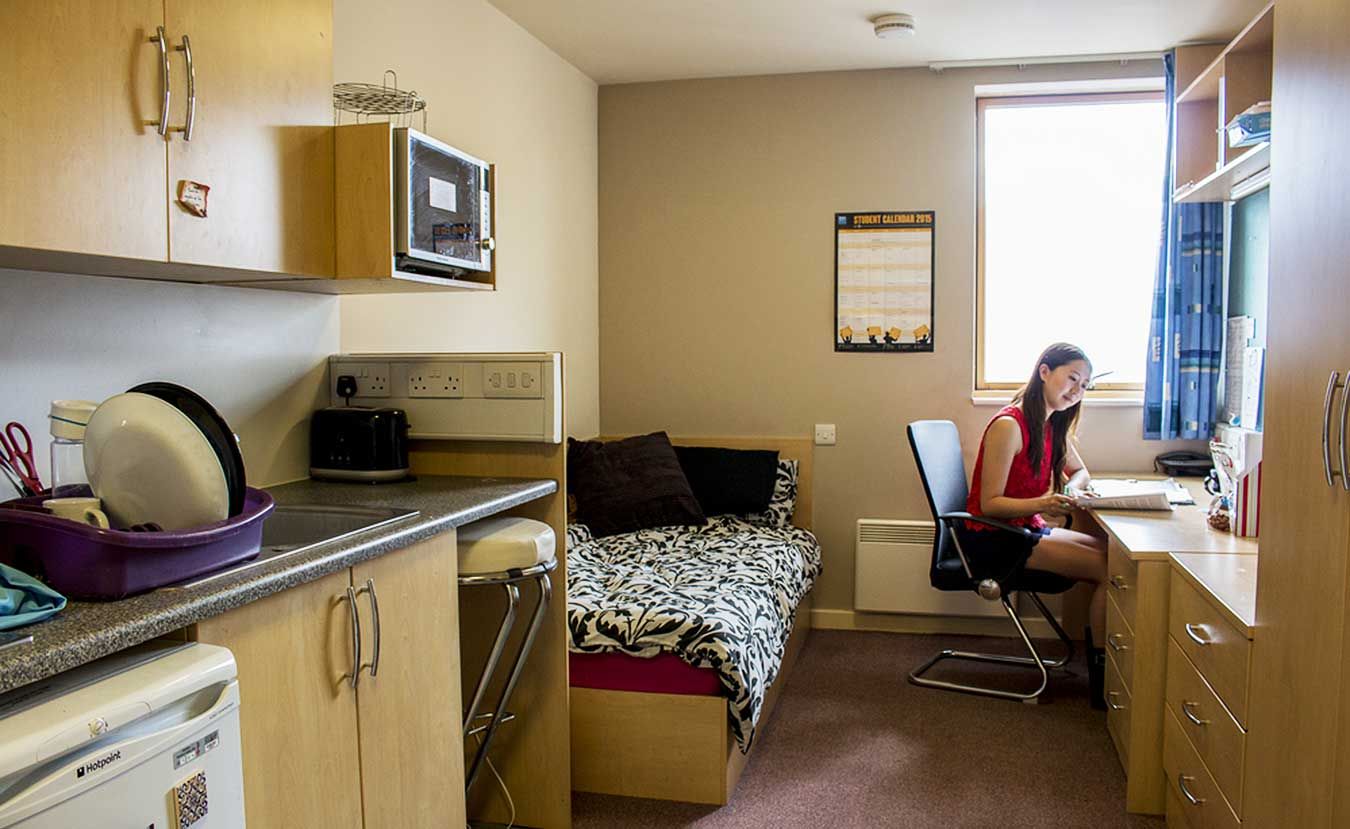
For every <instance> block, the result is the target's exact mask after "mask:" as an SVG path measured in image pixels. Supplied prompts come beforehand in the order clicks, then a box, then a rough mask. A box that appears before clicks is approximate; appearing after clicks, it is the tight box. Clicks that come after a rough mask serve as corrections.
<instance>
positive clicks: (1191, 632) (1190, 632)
mask: <svg viewBox="0 0 1350 829" xmlns="http://www.w3.org/2000/svg"><path fill="white" fill-rule="evenodd" d="M1197 630H1198V631H1204V632H1205V633H1208V631H1206V630H1205V626H1204V625H1193V624H1191V623H1190V622H1187V623H1186V635H1187V636H1189V637H1190V638H1191V641H1192V642H1194V643H1195V644H1197V645H1200V646H1201V647H1203V646H1205V645H1208V644H1210V640H1208V639H1201V638H1200V634H1198V633H1196V631H1197Z"/></svg>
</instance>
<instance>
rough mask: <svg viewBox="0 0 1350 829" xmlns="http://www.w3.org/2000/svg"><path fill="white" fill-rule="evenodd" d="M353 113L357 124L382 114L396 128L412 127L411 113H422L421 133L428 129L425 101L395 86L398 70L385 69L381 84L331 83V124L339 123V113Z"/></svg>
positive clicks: (340, 117) (340, 118) (419, 96)
mask: <svg viewBox="0 0 1350 829" xmlns="http://www.w3.org/2000/svg"><path fill="white" fill-rule="evenodd" d="M344 112H350V113H352V114H354V115H355V116H356V123H358V124H359V123H362V122H364V121H367V120H369V119H370V118H371V117H372V116H375V117H382V118H384V119H386V120H388V121H389V123H391V124H393V125H394V126H397V127H407V126H411V124H412V119H413V116H414V115H416V114H417V113H419V112H420V113H421V114H422V132H426V130H427V102H426V101H425V100H424V99H423V98H422V96H421V95H418V94H417V93H416V92H414V91H412V90H406V89H399V88H398V73H396V72H395V71H394V70H392V69H386V70H385V71H384V80H383V81H382V82H381V83H378V84H373V83H340V84H334V85H333V123H334V124H339V125H340V124H341V123H342V113H344Z"/></svg>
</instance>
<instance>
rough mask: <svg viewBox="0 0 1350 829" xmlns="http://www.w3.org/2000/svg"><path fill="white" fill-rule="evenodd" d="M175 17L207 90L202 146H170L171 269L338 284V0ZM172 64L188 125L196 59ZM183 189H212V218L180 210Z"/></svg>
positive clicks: (255, 4) (170, 21)
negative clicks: (188, 184) (326, 279)
mask: <svg viewBox="0 0 1350 829" xmlns="http://www.w3.org/2000/svg"><path fill="white" fill-rule="evenodd" d="M164 9H165V11H164V17H165V29H166V30H167V31H168V33H169V36H170V39H171V41H172V43H173V44H174V45H175V46H178V45H181V44H182V42H183V41H182V39H183V37H184V36H186V37H187V38H188V40H189V43H190V46H191V51H192V64H193V66H192V69H193V74H194V76H195V78H194V80H195V83H194V86H195V92H196V117H195V123H194V125H193V127H194V128H193V133H192V138H191V140H190V141H186V140H184V135H183V134H182V133H174V134H172V135H171V137H170V141H169V143H168V190H169V198H170V204H169V209H168V215H169V259H170V261H172V262H175V263H184V264H193V265H208V266H216V267H226V268H238V269H245V270H253V271H265V272H271V273H279V274H292V275H307V276H332V275H333V250H334V249H333V129H332V123H333V103H332V88H333V77H332V75H333V70H332V33H333V13H332V3H331V0H289V2H285V3H275V2H270V0H167V2H166V3H165V4H164ZM173 60H174V69H175V70H176V71H177V72H178V75H177V76H176V81H175V84H176V87H177V88H178V89H182V90H183V94H182V95H180V96H178V97H177V98H176V100H175V101H174V107H173V115H172V122H173V124H174V125H176V126H177V125H183V123H184V120H185V118H186V104H187V95H186V82H187V81H186V79H187V77H188V75H187V71H186V66H185V62H186V61H185V54H184V53H183V52H181V51H179V52H174V53H173ZM177 79H182V80H181V82H179V81H178V80H177ZM176 91H177V90H176ZM182 181H195V182H199V183H201V184H205V185H207V186H209V187H210V192H209V196H208V210H207V216H206V217H205V218H201V217H198V216H195V215H193V214H192V213H190V212H188V211H187V210H185V209H183V208H182V207H181V206H180V205H179V204H178V203H177V197H178V193H179V187H180V182H182Z"/></svg>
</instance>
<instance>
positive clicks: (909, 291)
mask: <svg viewBox="0 0 1350 829" xmlns="http://www.w3.org/2000/svg"><path fill="white" fill-rule="evenodd" d="M933 224H934V212H933V211H932V210H910V211H895V212H888V213H883V212H877V213H836V214H834V350H835V351H862V352H868V351H893V352H912V351H932V350H933V264H934V249H933Z"/></svg>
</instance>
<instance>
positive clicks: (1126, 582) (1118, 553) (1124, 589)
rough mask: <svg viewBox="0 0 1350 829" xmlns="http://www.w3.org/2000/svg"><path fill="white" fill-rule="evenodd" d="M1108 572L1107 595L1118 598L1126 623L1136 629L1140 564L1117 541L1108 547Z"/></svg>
mask: <svg viewBox="0 0 1350 829" xmlns="http://www.w3.org/2000/svg"><path fill="white" fill-rule="evenodd" d="M1106 573H1107V580H1108V581H1107V584H1108V587H1107V595H1109V596H1111V598H1113V599H1115V600H1116V606H1117V607H1119V608H1120V615H1121V617H1122V618H1123V619H1124V620H1125V624H1127V625H1129V626H1130V630H1134V629H1135V622H1134V616H1135V612H1134V610H1135V607H1136V606H1137V605H1138V604H1139V565H1137V564H1135V563H1134V562H1133V561H1131V560H1130V557H1129V556H1127V555H1126V554H1125V550H1124V549H1122V548H1121V546H1120V545H1119V544H1117V543H1116V542H1115V541H1112V542H1111V545H1110V547H1109V548H1108V549H1107V553H1106Z"/></svg>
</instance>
